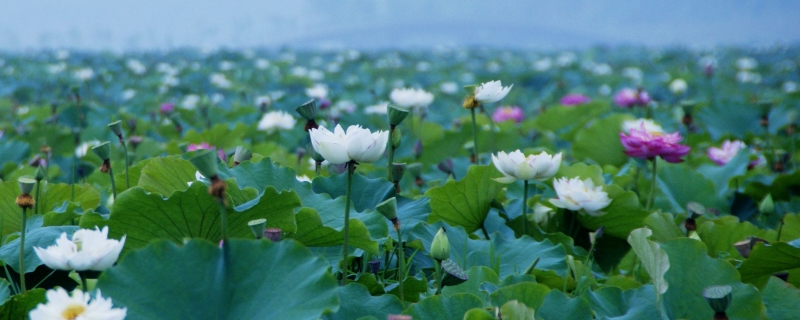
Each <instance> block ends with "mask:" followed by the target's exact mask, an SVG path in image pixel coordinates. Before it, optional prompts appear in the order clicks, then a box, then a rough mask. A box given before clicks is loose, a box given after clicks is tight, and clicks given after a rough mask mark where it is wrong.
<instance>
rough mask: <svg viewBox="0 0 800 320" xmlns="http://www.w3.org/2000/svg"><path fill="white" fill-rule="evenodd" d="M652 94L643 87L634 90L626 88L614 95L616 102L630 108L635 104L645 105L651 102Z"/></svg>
mask: <svg viewBox="0 0 800 320" xmlns="http://www.w3.org/2000/svg"><path fill="white" fill-rule="evenodd" d="M650 101H651V99H650V95H649V94H647V91H644V90H642V89H639V90H634V89H630V88H625V89H622V90H620V91H619V92H617V94H616V95H615V96H614V103H616V104H617V105H619V106H620V107H623V108H630V107H633V106H645V105H647V104H648V103H650Z"/></svg>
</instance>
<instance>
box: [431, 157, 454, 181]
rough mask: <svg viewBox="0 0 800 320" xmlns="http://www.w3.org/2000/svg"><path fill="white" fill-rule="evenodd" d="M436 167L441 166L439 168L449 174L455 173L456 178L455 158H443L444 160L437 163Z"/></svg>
mask: <svg viewBox="0 0 800 320" xmlns="http://www.w3.org/2000/svg"><path fill="white" fill-rule="evenodd" d="M436 168H439V170H441V171H442V172H444V173H446V174H448V175H453V178H455V174H454V173H453V159H450V158H447V159H444V160H442V162H439V164H438V165H436Z"/></svg>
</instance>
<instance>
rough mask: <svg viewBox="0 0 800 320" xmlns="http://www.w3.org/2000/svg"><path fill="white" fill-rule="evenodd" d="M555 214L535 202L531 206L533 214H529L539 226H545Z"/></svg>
mask: <svg viewBox="0 0 800 320" xmlns="http://www.w3.org/2000/svg"><path fill="white" fill-rule="evenodd" d="M555 214H556V212H555V211H553V209H552V208H550V207H546V206H543V205H542V204H541V203H538V202H537V203H536V204H534V205H533V214H531V216H533V221H535V222H536V224H538V225H539V226H546V225H547V222H548V221H550V218H552V217H553V216H554V215H555Z"/></svg>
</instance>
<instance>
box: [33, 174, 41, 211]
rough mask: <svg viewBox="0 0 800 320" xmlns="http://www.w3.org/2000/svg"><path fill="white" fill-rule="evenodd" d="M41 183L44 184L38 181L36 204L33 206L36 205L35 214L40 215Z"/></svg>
mask: <svg viewBox="0 0 800 320" xmlns="http://www.w3.org/2000/svg"><path fill="white" fill-rule="evenodd" d="M41 183H42V182H41V181H36V203H34V204H33V205H34V207H33V210H34V211H33V214H39V191H41V189H40V188H39V185H40V184H41Z"/></svg>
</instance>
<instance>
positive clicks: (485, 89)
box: [475, 80, 514, 103]
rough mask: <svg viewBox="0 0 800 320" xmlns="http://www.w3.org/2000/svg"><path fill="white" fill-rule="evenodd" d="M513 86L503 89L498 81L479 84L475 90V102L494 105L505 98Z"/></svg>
mask: <svg viewBox="0 0 800 320" xmlns="http://www.w3.org/2000/svg"><path fill="white" fill-rule="evenodd" d="M513 87H514V85H513V84H512V85H510V86H508V87H503V83H502V82H501V81H500V80H495V81H489V82H484V83H481V85H480V86H478V87H477V88H475V100H477V101H478V102H480V103H494V102H497V101H500V100H501V99H503V98H505V97H506V95H507V94H508V92H509V91H511V88H513Z"/></svg>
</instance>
